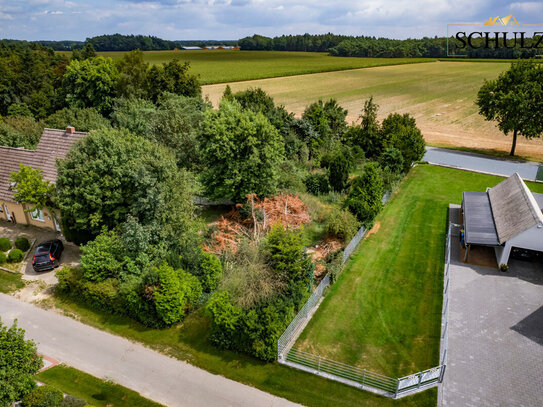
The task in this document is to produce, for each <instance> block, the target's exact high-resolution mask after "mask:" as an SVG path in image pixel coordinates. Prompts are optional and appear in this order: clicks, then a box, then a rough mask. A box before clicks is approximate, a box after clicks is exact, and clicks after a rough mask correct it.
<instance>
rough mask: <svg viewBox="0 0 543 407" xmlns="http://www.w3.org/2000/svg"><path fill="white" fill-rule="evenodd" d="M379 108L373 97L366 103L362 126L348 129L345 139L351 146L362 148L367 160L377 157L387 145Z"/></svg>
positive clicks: (361, 119)
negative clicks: (380, 121)
mask: <svg viewBox="0 0 543 407" xmlns="http://www.w3.org/2000/svg"><path fill="white" fill-rule="evenodd" d="M378 109H379V106H378V105H377V104H376V103H375V102H374V101H373V96H370V98H369V99H368V100H366V101H365V102H364V109H363V110H362V114H361V115H360V124H359V125H354V126H351V127H349V128H348V129H347V131H346V133H345V135H344V139H345V140H346V141H347V143H348V144H349V145H351V146H353V147H354V146H358V147H360V148H361V149H362V150H363V151H364V153H365V156H366V157H367V158H373V157H377V156H379V155H380V154H381V152H382V151H383V149H384V148H385V145H386V139H384V138H383V137H382V134H381V131H380V125H379V121H378V120H377V110H378Z"/></svg>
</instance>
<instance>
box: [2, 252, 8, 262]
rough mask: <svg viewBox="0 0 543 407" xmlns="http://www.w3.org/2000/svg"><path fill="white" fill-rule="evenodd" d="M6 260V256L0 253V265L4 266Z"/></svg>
mask: <svg viewBox="0 0 543 407" xmlns="http://www.w3.org/2000/svg"><path fill="white" fill-rule="evenodd" d="M7 260H8V258H7V257H6V254H5V253H4V252H0V264H4V263H5V262H6V261H7Z"/></svg>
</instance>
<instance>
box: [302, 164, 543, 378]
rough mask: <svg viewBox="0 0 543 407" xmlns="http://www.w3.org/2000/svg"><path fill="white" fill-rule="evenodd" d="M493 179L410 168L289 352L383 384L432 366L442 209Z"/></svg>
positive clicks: (437, 321)
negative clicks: (382, 379)
mask: <svg viewBox="0 0 543 407" xmlns="http://www.w3.org/2000/svg"><path fill="white" fill-rule="evenodd" d="M501 180H502V178H500V177H494V176H488V175H482V174H477V173H473V172H465V171H458V170H453V169H448V168H442V167H435V166H429V165H419V166H417V167H415V168H413V169H412V170H411V172H410V173H409V174H408V176H407V178H406V179H405V180H404V182H403V183H402V185H401V187H400V189H399V190H398V192H397V193H396V194H395V195H394V196H393V198H392V199H391V201H390V202H389V203H388V204H387V206H386V207H385V209H384V210H383V211H382V212H381V213H380V214H379V216H378V217H377V218H376V223H375V226H374V228H373V229H372V230H371V231H370V232H369V233H368V235H367V237H366V238H365V240H364V241H363V242H362V243H361V244H360V245H359V247H358V250H357V251H356V252H355V254H354V255H353V257H352V258H351V260H350V261H349V262H348V264H347V266H346V268H345V270H344V271H343V273H342V274H341V276H340V277H339V279H338V281H337V282H336V284H334V285H333V286H332V287H331V289H330V291H329V292H328V294H327V295H326V296H325V298H324V300H323V302H322V304H321V306H320V307H319V309H318V310H317V312H316V313H315V315H314V316H313V319H312V320H311V321H310V322H309V324H308V325H307V327H306V329H305V330H304V331H303V332H302V334H301V335H300V337H299V338H298V341H297V342H296V344H295V345H294V347H295V348H296V349H299V350H303V351H306V352H310V353H313V354H315V355H319V356H321V357H325V358H328V359H332V360H335V361H339V362H343V363H347V364H350V365H355V366H358V367H361V368H365V369H367V370H371V371H374V372H376V373H381V374H385V375H388V376H391V377H401V376H406V375H409V374H412V373H415V372H418V371H421V370H425V369H428V368H431V367H434V366H437V365H438V363H439V341H440V327H441V307H442V293H443V263H444V251H445V236H446V229H447V207H448V204H449V203H458V204H459V203H460V202H461V200H462V192H463V191H485V189H486V188H487V187H493V186H494V185H496V184H498V183H499V182H500V181H501ZM527 185H528V186H529V188H530V189H532V190H533V191H534V192H539V193H541V192H543V184H535V183H527Z"/></svg>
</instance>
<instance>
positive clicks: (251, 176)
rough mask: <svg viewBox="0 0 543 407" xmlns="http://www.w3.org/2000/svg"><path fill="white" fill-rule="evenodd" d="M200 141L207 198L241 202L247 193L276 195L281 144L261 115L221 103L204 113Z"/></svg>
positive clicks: (271, 127) (274, 131)
mask: <svg viewBox="0 0 543 407" xmlns="http://www.w3.org/2000/svg"><path fill="white" fill-rule="evenodd" d="M199 141H200V154H201V159H202V164H203V166H204V170H203V172H202V182H203V184H204V188H205V192H206V195H207V196H209V197H211V198H216V199H231V200H234V201H236V202H244V201H245V197H246V196H247V194H251V193H256V194H257V195H259V196H269V195H271V194H272V193H274V192H275V190H276V187H277V182H278V170H277V167H278V165H279V163H280V162H281V161H282V160H283V153H284V145H283V140H282V137H281V136H280V134H279V132H278V131H277V130H276V129H275V128H274V127H273V126H272V125H271V124H270V122H269V121H268V120H267V119H266V118H265V117H264V115H262V113H254V112H252V111H243V110H242V109H241V107H240V106H239V104H238V103H236V102H231V101H228V100H223V101H222V102H221V104H220V108H219V110H218V111H215V110H208V111H206V112H205V118H204V121H203V123H202V128H201V131H200V135H199Z"/></svg>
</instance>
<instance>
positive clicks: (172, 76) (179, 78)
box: [147, 59, 202, 102]
mask: <svg viewBox="0 0 543 407" xmlns="http://www.w3.org/2000/svg"><path fill="white" fill-rule="evenodd" d="M189 69H190V64H189V63H188V62H185V63H181V62H180V61H179V60H178V59H173V60H171V61H169V62H167V63H165V64H163V65H161V66H159V65H153V66H152V67H151V69H150V70H149V73H148V74H147V94H148V97H149V98H150V99H151V100H152V101H153V102H156V101H157V100H158V98H159V96H160V95H161V94H162V93H164V92H170V93H175V94H176V95H182V96H189V97H196V96H200V95H201V93H202V89H201V87H200V83H199V81H198V76H196V75H191V74H190V73H189Z"/></svg>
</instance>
